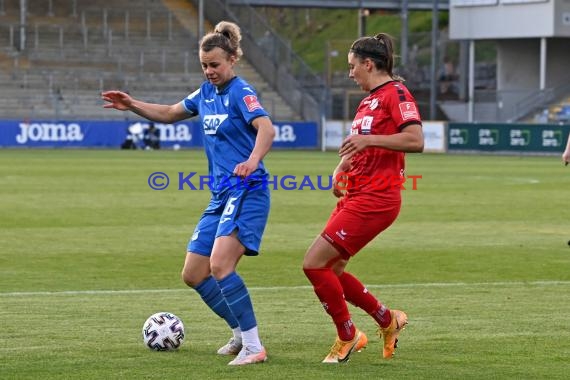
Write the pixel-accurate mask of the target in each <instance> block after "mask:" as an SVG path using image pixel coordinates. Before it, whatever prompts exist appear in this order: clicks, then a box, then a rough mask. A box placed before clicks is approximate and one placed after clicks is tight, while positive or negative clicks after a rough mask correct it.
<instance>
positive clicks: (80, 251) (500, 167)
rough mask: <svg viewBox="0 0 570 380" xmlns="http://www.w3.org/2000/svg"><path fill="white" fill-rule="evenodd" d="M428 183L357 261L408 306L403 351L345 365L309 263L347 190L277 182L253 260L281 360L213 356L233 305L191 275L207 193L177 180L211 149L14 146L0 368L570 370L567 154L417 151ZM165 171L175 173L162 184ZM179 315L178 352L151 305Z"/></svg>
mask: <svg viewBox="0 0 570 380" xmlns="http://www.w3.org/2000/svg"><path fill="white" fill-rule="evenodd" d="M337 160H338V157H337V156H336V154H335V153H332V152H331V153H321V152H305V151H302V152H301V151H299V152H297V151H295V152H291V151H288V152H284V151H273V152H271V153H270V155H269V157H268V158H267V159H266V164H267V165H268V167H269V169H270V171H271V173H272V174H273V175H278V176H284V175H293V176H297V178H300V177H302V176H304V175H309V176H311V177H312V178H316V177H317V176H318V175H323V176H326V175H328V174H329V173H330V172H331V171H332V169H333V168H334V166H335V165H336V163H337ZM407 161H408V168H407V174H408V175H421V176H422V178H421V179H420V180H418V182H417V190H411V189H410V188H409V187H408V189H406V190H405V191H404V192H403V200H404V201H403V208H402V212H401V214H400V217H399V219H398V220H397V221H396V223H395V224H394V225H393V226H392V227H390V229H389V230H388V231H386V232H385V233H384V234H382V235H381V236H380V237H378V238H377V239H376V240H374V242H372V243H371V244H370V245H369V246H367V247H366V248H365V249H364V250H363V251H362V252H360V253H359V254H358V255H357V257H356V258H355V259H354V260H353V262H352V263H351V264H349V267H348V270H349V271H351V272H353V273H355V274H356V275H357V276H358V277H360V278H361V279H362V281H363V282H364V283H365V284H367V285H368V286H369V289H370V291H372V292H373V293H374V294H375V295H377V296H378V297H379V298H380V299H381V300H382V301H384V302H385V303H386V304H387V305H388V306H389V307H393V308H401V309H403V310H405V311H406V312H407V313H408V316H409V319H410V324H409V326H408V328H407V329H406V330H405V331H404V332H403V334H402V335H401V339H400V347H399V348H398V350H397V351H396V357H395V358H394V359H393V360H391V361H385V360H382V359H380V352H381V345H380V341H379V339H378V337H377V336H376V335H375V326H374V324H373V323H372V320H371V318H369V317H368V316H367V315H365V314H364V312H362V311H361V310H358V309H355V308H352V307H351V312H352V314H353V318H354V321H355V323H356V325H357V326H358V327H360V328H361V329H362V330H364V331H365V332H366V333H367V334H368V337H369V339H370V343H369V346H368V348H367V349H365V350H363V352H361V353H355V354H354V355H353V356H352V358H351V360H350V362H349V363H347V364H343V365H325V364H322V363H320V361H321V360H322V359H323V357H324V356H325V355H326V353H327V351H328V349H329V348H330V346H331V345H332V343H333V341H334V337H335V331H334V328H333V325H332V323H331V321H330V319H329V317H328V315H326V314H325V312H324V311H323V310H322V307H321V306H320V304H319V302H318V301H317V298H316V297H315V295H314V293H313V292H312V289H311V288H310V287H309V286H308V281H307V280H306V278H305V277H304V275H303V272H302V270H301V263H302V260H303V255H304V252H305V250H306V248H307V247H308V245H309V244H310V243H311V241H312V239H313V238H314V237H315V236H316V235H317V234H318V233H319V232H320V230H321V228H322V227H323V225H324V223H325V221H326V219H327V217H328V215H329V213H330V211H331V210H332V207H333V206H334V203H335V199H334V198H333V196H332V194H331V193H330V191H321V190H315V191H312V190H308V189H306V190H302V191H300V190H291V191H286V190H283V189H279V190H275V191H273V192H272V210H271V214H270V220H269V224H268V227H267V229H266V233H265V236H264V241H263V243H262V254H261V256H259V257H257V258H244V259H243V260H242V262H241V264H240V266H239V273H240V274H241V275H242V276H243V278H244V279H245V281H246V283H247V285H248V286H249V288H250V292H251V296H252V299H253V302H254V306H255V308H256V311H257V318H258V323H259V330H260V333H261V337H262V340H263V342H264V344H265V346H266V348H267V350H268V354H269V360H268V362H267V363H264V364H260V365H255V366H246V367H244V368H233V367H229V366H227V362H228V361H229V359H228V358H224V357H219V356H217V355H216V354H215V351H216V349H217V348H218V347H219V346H221V345H222V344H224V343H225V342H226V341H227V339H228V338H229V331H228V330H227V328H226V326H225V325H224V323H223V321H222V320H220V319H219V318H217V317H215V316H214V315H213V313H211V312H210V311H209V310H208V309H207V308H206V306H205V305H204V304H203V303H202V302H201V300H200V299H199V297H198V295H197V294H196V293H195V292H193V291H192V290H189V289H187V288H186V287H185V285H183V283H182V282H181V280H180V275H179V273H180V270H181V268H182V263H183V260H184V255H185V247H186V243H187V240H188V238H189V236H190V235H191V233H192V230H193V228H194V225H195V223H196V222H197V219H198V217H199V215H200V214H201V212H202V210H203V208H204V206H205V205H206V203H207V201H208V199H209V193H208V191H205V190H202V191H200V190H196V191H194V190H188V189H185V190H177V188H176V180H177V173H178V172H183V173H189V172H197V173H198V175H206V174H207V173H206V162H205V158H204V155H203V153H202V152H201V151H177V152H174V151H153V152H143V151H99V150H0V320H1V321H2V322H1V326H2V328H1V330H0V331H1V334H0V378H1V379H43V380H47V379H66V378H73V379H245V378H247V379H539V378H540V379H566V378H568V374H569V373H570V247H569V246H568V240H570V228H569V225H570V211H569V202H568V199H569V197H568V194H570V169H569V168H564V166H563V165H562V164H561V162H560V159H559V157H518V156H517V157H514V156H510V157H506V156H489V155H486V156H461V155H430V154H423V155H408V158H407ZM155 171H162V172H164V173H166V174H168V175H169V176H170V177H171V184H170V187H169V188H168V189H166V190H163V191H153V190H151V189H150V188H149V186H148V184H147V179H148V176H149V175H150V174H151V173H152V172H155ZM158 311H170V312H172V313H175V314H177V315H178V316H179V317H181V319H182V320H183V321H184V323H185V326H186V333H187V340H186V341H185V343H184V344H183V346H182V347H181V348H180V350H178V351H177V352H172V353H159V352H152V351H150V350H148V349H147V348H145V347H144V346H143V344H142V338H141V328H142V324H143V322H144V321H145V319H146V318H147V317H148V316H149V315H151V314H153V313H155V312H158Z"/></svg>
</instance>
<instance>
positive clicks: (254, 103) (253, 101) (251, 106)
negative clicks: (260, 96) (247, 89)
mask: <svg viewBox="0 0 570 380" xmlns="http://www.w3.org/2000/svg"><path fill="white" fill-rule="evenodd" d="M243 101H244V103H245V105H246V107H247V110H248V111H249V112H253V111H255V110H258V109H262V108H263V107H262V106H261V104H259V101H258V100H257V96H255V95H246V96H244V97H243Z"/></svg>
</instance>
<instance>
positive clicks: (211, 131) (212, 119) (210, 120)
mask: <svg viewBox="0 0 570 380" xmlns="http://www.w3.org/2000/svg"><path fill="white" fill-rule="evenodd" d="M227 118H228V114H225V115H207V116H204V133H205V134H207V135H215V134H216V131H217V130H218V127H219V126H220V125H221V124H222V123H223V122H224V121H225V120H226V119H227Z"/></svg>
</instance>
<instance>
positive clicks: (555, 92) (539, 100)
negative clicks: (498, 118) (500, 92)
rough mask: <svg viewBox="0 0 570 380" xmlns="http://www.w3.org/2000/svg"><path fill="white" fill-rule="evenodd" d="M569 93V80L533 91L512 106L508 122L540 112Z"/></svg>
mask: <svg viewBox="0 0 570 380" xmlns="http://www.w3.org/2000/svg"><path fill="white" fill-rule="evenodd" d="M568 94H570V82H567V83H564V84H562V85H559V86H556V87H549V88H545V89H544V90H538V91H533V92H531V93H530V94H528V95H527V96H525V97H524V98H522V99H520V100H519V101H518V102H516V103H515V104H514V106H513V107H512V113H511V115H509V116H508V119H507V120H508V121H509V122H515V121H518V120H521V119H524V118H526V117H528V116H530V115H532V114H535V113H537V112H540V111H541V110H543V109H544V108H547V107H548V106H550V105H551V104H553V103H555V102H556V101H557V100H559V99H562V98H563V97H565V96H568Z"/></svg>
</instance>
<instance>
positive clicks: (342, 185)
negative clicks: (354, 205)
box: [332, 170, 348, 198]
mask: <svg viewBox="0 0 570 380" xmlns="http://www.w3.org/2000/svg"><path fill="white" fill-rule="evenodd" d="M332 180H333V186H332V192H333V195H334V196H335V197H337V198H342V197H343V196H344V194H345V193H346V188H347V186H348V176H347V175H346V173H345V172H341V171H337V170H335V172H334V173H333V179H332Z"/></svg>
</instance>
